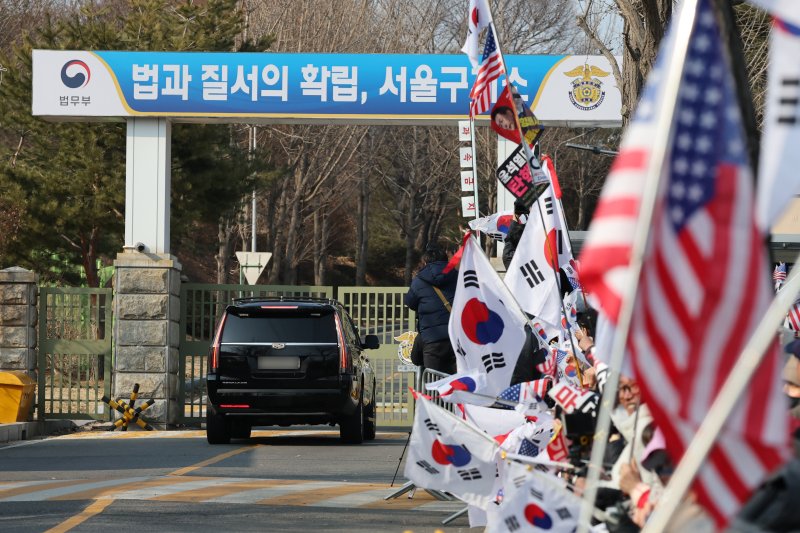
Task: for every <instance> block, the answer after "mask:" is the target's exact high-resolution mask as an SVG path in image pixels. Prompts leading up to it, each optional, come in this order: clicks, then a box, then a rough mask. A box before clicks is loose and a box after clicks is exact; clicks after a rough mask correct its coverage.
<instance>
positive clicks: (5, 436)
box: [0, 420, 91, 444]
mask: <svg viewBox="0 0 800 533" xmlns="http://www.w3.org/2000/svg"><path fill="white" fill-rule="evenodd" d="M87 422H91V420H85V421H84V420H79V421H75V420H41V421H34V422H12V423H9V424H0V444H5V443H9V442H15V441H19V440H30V439H34V438H36V437H44V436H47V435H51V434H53V433H57V432H61V431H71V430H74V429H75V428H77V427H79V426H80V425H82V423H87Z"/></svg>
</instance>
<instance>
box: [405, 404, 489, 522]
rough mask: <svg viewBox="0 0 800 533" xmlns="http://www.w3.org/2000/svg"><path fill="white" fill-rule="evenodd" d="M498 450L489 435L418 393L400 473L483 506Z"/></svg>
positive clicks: (485, 502)
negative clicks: (409, 437)
mask: <svg viewBox="0 0 800 533" xmlns="http://www.w3.org/2000/svg"><path fill="white" fill-rule="evenodd" d="M498 449H499V448H498V446H497V444H496V443H495V442H494V440H492V438H491V437H490V436H489V435H487V434H486V433H484V432H483V431H481V430H480V429H478V428H476V427H474V426H471V425H469V424H468V423H467V422H465V421H463V420H460V419H458V418H457V417H455V416H454V415H453V414H452V413H449V412H447V411H445V410H444V409H442V408H441V407H439V406H437V405H436V404H434V403H432V402H431V401H430V400H427V399H426V398H425V397H424V396H421V395H418V397H417V404H416V412H415V413H414V428H413V429H412V431H411V440H410V443H409V448H408V458H407V459H406V466H405V470H404V474H405V476H406V478H408V479H410V480H411V481H413V482H414V484H415V485H416V486H417V487H421V488H424V489H436V490H444V491H447V492H449V493H451V494H454V495H455V496H458V498H459V499H461V500H463V501H465V502H467V503H470V504H472V505H477V506H479V507H481V508H485V507H486V505H488V504H489V502H490V500H491V493H492V487H493V486H494V483H495V473H496V455H497V451H498Z"/></svg>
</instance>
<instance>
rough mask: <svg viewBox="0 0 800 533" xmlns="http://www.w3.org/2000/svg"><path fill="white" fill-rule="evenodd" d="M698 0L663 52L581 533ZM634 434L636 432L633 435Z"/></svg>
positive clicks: (587, 520) (690, 1)
mask: <svg viewBox="0 0 800 533" xmlns="http://www.w3.org/2000/svg"><path fill="white" fill-rule="evenodd" d="M697 5H698V0H686V1H685V2H684V4H683V6H682V8H681V11H680V15H679V17H678V19H677V20H675V21H674V22H675V37H674V39H673V40H672V42H671V43H670V44H671V49H670V50H664V51H661V53H665V52H666V54H667V55H666V56H665V57H667V58H668V60H669V64H668V65H669V66H668V68H666V69H665V76H664V81H663V85H662V89H661V90H662V91H663V92H662V98H663V100H662V105H660V106H659V107H658V109H657V111H656V124H657V125H658V127H657V128H656V129H655V135H654V137H653V143H652V145H651V146H652V150H651V152H650V157H649V159H648V161H647V167H646V168H647V170H646V173H645V185H644V190H643V191H642V202H641V207H640V211H639V213H640V215H639V220H638V221H637V225H636V235H635V238H634V242H633V247H632V249H631V262H630V266H629V272H630V273H629V277H630V279H629V281H628V285H627V287H625V292H624V293H623V298H622V306H621V308H620V313H619V319H618V323H617V330H616V333H615V334H614V341H613V345H612V349H611V354H610V360H609V365H608V366H609V372H608V380H607V381H606V386H605V389H604V390H603V398H602V400H601V403H600V407H599V410H598V413H597V426H596V428H595V434H594V444H593V445H592V454H591V458H590V463H589V469H588V473H587V479H586V491H585V492H584V497H583V504H582V505H581V515H580V519H579V520H578V533H586V532H587V531H588V530H589V527H590V526H591V516H592V509H593V508H594V504H595V501H596V500H597V488H598V487H597V485H598V483H599V481H600V472H601V470H602V465H603V457H604V456H605V452H606V444H607V443H608V432H609V428H610V426H611V411H612V409H613V408H614V399H615V397H616V395H617V388H618V387H619V372H620V369H621V368H622V360H623V358H624V355H625V346H626V344H627V340H628V333H629V332H630V326H631V321H632V319H633V308H634V299H635V297H636V290H637V286H638V284H639V277H640V276H641V273H642V263H643V260H644V254H645V251H646V247H647V241H648V240H649V237H650V225H651V223H652V219H653V212H654V211H655V205H656V200H657V198H658V191H659V188H660V183H661V174H662V168H663V165H664V160H665V157H666V155H667V149H668V147H669V143H670V138H671V136H672V130H673V128H672V123H673V120H672V119H673V114H674V111H675V107H676V104H677V101H678V92H679V90H680V84H681V77H682V73H683V67H684V64H685V63H686V53H687V51H688V48H689V39H690V37H691V34H692V27H693V26H694V19H695V16H696V14H697ZM634 438H635V436H634Z"/></svg>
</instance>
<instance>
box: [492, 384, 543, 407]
mask: <svg viewBox="0 0 800 533" xmlns="http://www.w3.org/2000/svg"><path fill="white" fill-rule="evenodd" d="M551 384H552V380H551V379H550V378H542V379H536V380H534V381H526V382H524V383H517V384H516V385H511V386H510V387H508V388H507V389H505V390H503V391H502V392H501V393H500V394H499V395H498V396H497V397H498V398H500V399H501V400H506V401H508V402H517V403H524V402H526V401H527V400H532V399H538V400H541V399H542V398H544V396H545V394H547V389H548V388H550V385H551ZM498 407H500V406H499V405H498ZM504 407H505V406H504Z"/></svg>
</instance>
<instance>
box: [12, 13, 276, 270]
mask: <svg viewBox="0 0 800 533" xmlns="http://www.w3.org/2000/svg"><path fill="white" fill-rule="evenodd" d="M240 27H241V17H240V12H239V11H238V10H237V9H236V2H235V1H234V0H209V1H208V2H204V3H202V5H200V4H195V3H192V2H188V3H184V2H178V1H174V0H134V1H132V2H124V1H121V0H116V1H109V2H105V3H102V4H99V5H97V4H95V3H93V2H86V3H80V4H77V7H75V8H71V9H66V8H64V11H63V12H57V13H54V14H52V15H51V16H47V17H46V18H45V21H44V22H43V23H42V24H41V25H39V26H38V27H29V28H28V31H29V32H30V36H29V38H28V39H27V40H26V41H25V42H24V43H23V44H19V45H16V46H15V47H14V49H13V53H12V54H4V55H3V56H2V57H0V64H2V65H5V66H6V67H7V68H8V72H7V73H6V76H5V77H4V80H3V83H2V85H0V116H1V117H2V118H0V131H2V133H3V135H2V136H0V139H3V141H2V145H0V149H2V152H3V155H4V157H3V163H2V167H0V192H2V193H5V195H8V196H6V197H7V198H15V204H14V205H16V206H18V207H19V210H20V213H19V215H18V216H16V217H15V218H14V220H18V221H19V222H18V224H17V226H18V227H20V228H22V229H21V230H18V231H16V232H13V233H9V234H7V235H6V237H7V238H6V239H5V240H4V243H3V252H4V253H3V256H2V257H0V263H4V264H14V263H16V264H20V265H22V266H27V267H28V268H31V269H35V270H37V271H39V272H40V273H41V274H42V275H43V276H44V277H45V278H47V277H60V278H62V279H63V280H65V281H67V282H71V283H76V282H77V273H74V272H73V273H70V272H62V271H60V270H52V269H51V268H50V267H56V266H59V265H61V264H63V263H64V262H66V263H67V264H76V265H78V264H79V265H82V266H83V269H84V271H85V275H86V279H87V282H88V284H89V285H91V286H96V285H97V284H98V282H99V278H98V276H97V264H98V259H100V258H103V257H105V258H108V257H109V256H111V255H112V254H113V253H114V252H116V251H117V250H119V249H120V247H121V243H122V231H123V227H124V214H123V211H124V204H125V202H124V192H125V176H124V168H125V165H124V153H125V128H124V125H122V124H72V123H56V124H53V123H46V122H44V121H42V120H40V119H38V118H35V117H32V116H30V114H29V111H28V110H29V107H28V106H29V102H30V94H31V53H30V52H31V49H32V48H45V49H47V48H49V49H68V50H69V49H72V50H75V49H77V50H81V49H90V50H91V49H104V50H151V49H172V50H231V49H234V48H235V46H237V43H238V45H240V46H241V45H242V44H243V43H241V42H238V41H237V38H238V35H239V29H240ZM267 43H268V40H265V39H261V40H259V41H257V42H255V43H252V42H251V43H246V44H247V45H248V46H265V45H266V44H267ZM173 156H174V157H173V194H174V195H176V196H177V199H178V200H179V201H177V202H176V201H173V206H174V209H173V221H174V222H175V226H176V229H177V231H176V232H175V234H174V237H173V239H174V244H175V246H176V248H179V247H180V245H181V240H187V239H186V231H185V230H187V229H188V228H190V227H191V221H193V220H197V219H198V218H201V217H203V216H207V215H208V214H209V213H211V212H217V213H218V212H219V211H220V210H223V211H224V210H226V209H228V207H227V206H226V202H232V201H233V200H232V198H238V196H239V194H240V189H241V187H242V185H243V184H245V183H246V177H247V176H249V175H250V172H249V169H248V168H247V167H246V165H243V164H241V163H240V162H241V161H244V160H245V159H246V158H244V157H241V154H240V153H238V151H237V149H236V146H235V145H232V144H231V143H230V139H229V137H228V136H227V128H225V127H220V126H204V127H191V126H183V125H181V126H177V127H176V128H175V130H174V138H173ZM222 173H224V174H225V175H226V177H227V178H228V179H226V180H219V179H218V177H219V175H220V174H222ZM6 223H7V222H6Z"/></svg>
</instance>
